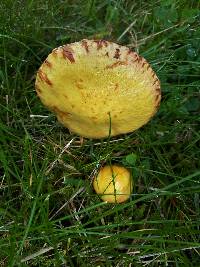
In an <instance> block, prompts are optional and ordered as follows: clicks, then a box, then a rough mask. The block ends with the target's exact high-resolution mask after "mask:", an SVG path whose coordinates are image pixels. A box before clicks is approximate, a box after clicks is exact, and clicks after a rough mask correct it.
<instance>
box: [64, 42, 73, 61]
mask: <svg viewBox="0 0 200 267" xmlns="http://www.w3.org/2000/svg"><path fill="white" fill-rule="evenodd" d="M62 53H63V57H64V58H67V59H68V60H69V61H70V62H71V63H75V59H74V56H73V50H72V49H71V47H69V46H67V45H65V46H63V47H62Z"/></svg>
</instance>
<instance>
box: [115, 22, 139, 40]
mask: <svg viewBox="0 0 200 267" xmlns="http://www.w3.org/2000/svg"><path fill="white" fill-rule="evenodd" d="M135 23H136V20H134V21H133V22H132V23H131V24H130V25H129V26H128V27H127V28H126V29H125V30H124V31H123V33H122V34H121V35H120V36H119V37H118V38H117V41H119V40H120V39H122V37H123V36H124V35H125V34H126V33H127V32H128V31H129V30H130V29H131V28H132V27H133V25H134V24H135Z"/></svg>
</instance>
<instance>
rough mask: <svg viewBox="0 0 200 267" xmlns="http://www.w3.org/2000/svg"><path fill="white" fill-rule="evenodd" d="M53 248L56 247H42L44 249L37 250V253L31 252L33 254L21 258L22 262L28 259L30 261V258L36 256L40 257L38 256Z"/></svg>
mask: <svg viewBox="0 0 200 267" xmlns="http://www.w3.org/2000/svg"><path fill="white" fill-rule="evenodd" d="M52 249H54V248H53V247H48V248H42V249H40V250H39V251H37V252H35V253H33V254H31V255H29V256H27V257H25V258H23V259H22V260H21V263H23V262H26V261H30V260H32V259H34V258H36V257H38V256H40V255H42V254H44V253H46V252H48V251H50V250H52Z"/></svg>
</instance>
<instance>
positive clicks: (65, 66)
mask: <svg viewBox="0 0 200 267" xmlns="http://www.w3.org/2000/svg"><path fill="white" fill-rule="evenodd" d="M35 87H36V91H37V94H38V96H39V97H40V99H41V101H42V102H43V104H44V105H46V106H47V107H48V108H49V109H50V110H52V111H53V112H55V113H56V115H57V118H58V120H59V121H60V122H61V123H62V124H63V125H64V126H66V127H68V128H69V129H70V130H71V131H72V132H74V133H77V134H79V135H81V136H84V137H89V138H103V137H108V135H109V133H110V135H111V136H115V135H119V134H123V133H128V132H132V131H134V130H136V129H138V128H139V127H141V126H142V125H144V124H145V123H147V122H148V121H149V120H150V118H151V117H152V116H153V115H154V114H155V113H156V111H157V108H158V106H159V104H160V99H161V93H160V82H159V79H158V78H157V76H156V74H155V73H154V71H153V70H152V68H151V67H150V65H149V64H148V63H147V61H146V60H145V59H144V58H142V57H141V56H139V55H138V54H137V53H135V52H132V51H131V50H130V49H129V48H127V47H125V46H120V45H118V44H115V43H112V42H108V41H104V40H98V41H95V40H82V41H80V42H76V43H71V44H68V45H64V46H60V47H58V48H56V49H54V50H53V51H52V52H51V53H50V54H49V56H48V57H47V59H46V60H45V61H44V62H43V64H42V65H41V67H40V68H39V70H38V72H37V76H36V83H35Z"/></svg>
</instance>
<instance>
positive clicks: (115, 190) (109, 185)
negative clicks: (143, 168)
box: [93, 165, 133, 203]
mask: <svg viewBox="0 0 200 267" xmlns="http://www.w3.org/2000/svg"><path fill="white" fill-rule="evenodd" d="M93 187H94V190H95V191H96V193H97V194H99V195H100V197H101V199H102V200H103V201H106V202H109V203H121V202H124V201H126V200H127V199H128V198H129V197H130V194H131V192H132V189H133V182H132V178H131V174H130V172H129V171H128V170H127V169H126V168H124V167H121V166H118V165H112V166H108V165H107V166H105V167H103V168H101V169H100V171H99V173H98V175H97V177H95V178H94V181H93Z"/></svg>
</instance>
